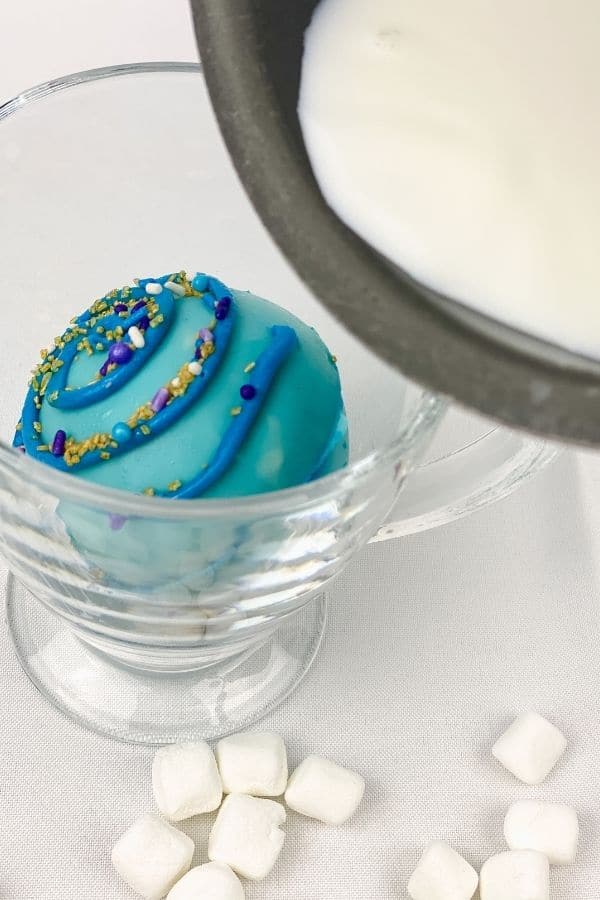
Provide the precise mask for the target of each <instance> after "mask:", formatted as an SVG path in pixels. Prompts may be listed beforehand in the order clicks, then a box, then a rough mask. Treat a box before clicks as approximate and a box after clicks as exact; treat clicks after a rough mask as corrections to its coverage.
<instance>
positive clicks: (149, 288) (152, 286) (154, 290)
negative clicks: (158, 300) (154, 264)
mask: <svg viewBox="0 0 600 900" xmlns="http://www.w3.org/2000/svg"><path fill="white" fill-rule="evenodd" d="M162 289H163V286H162V284H159V283H158V281H150V282H148V284H147V285H146V293H147V294H150V296H151V297H156V296H158V294H162Z"/></svg>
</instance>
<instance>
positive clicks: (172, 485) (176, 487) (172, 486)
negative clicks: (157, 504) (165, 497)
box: [167, 480, 181, 491]
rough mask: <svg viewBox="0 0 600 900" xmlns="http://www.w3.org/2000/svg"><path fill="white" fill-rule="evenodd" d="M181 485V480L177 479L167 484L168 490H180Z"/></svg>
mask: <svg viewBox="0 0 600 900" xmlns="http://www.w3.org/2000/svg"><path fill="white" fill-rule="evenodd" d="M180 487H181V481H178V480H175V481H172V482H171V483H170V484H168V485H167V490H168V491H178V490H179V488H180Z"/></svg>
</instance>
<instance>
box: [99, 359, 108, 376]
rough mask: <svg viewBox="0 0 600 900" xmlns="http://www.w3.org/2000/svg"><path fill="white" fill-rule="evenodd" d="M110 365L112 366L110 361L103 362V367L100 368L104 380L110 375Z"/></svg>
mask: <svg viewBox="0 0 600 900" xmlns="http://www.w3.org/2000/svg"><path fill="white" fill-rule="evenodd" d="M109 365H110V362H109V360H108V359H107V360H106V362H103V363H102V365H101V366H100V374H101V375H102V377H103V378H104V376H105V375H108V367H109Z"/></svg>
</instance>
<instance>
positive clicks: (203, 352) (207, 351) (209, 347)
mask: <svg viewBox="0 0 600 900" xmlns="http://www.w3.org/2000/svg"><path fill="white" fill-rule="evenodd" d="M214 352H215V345H214V344H213V343H212V342H211V341H207V342H206V343H205V344H202V346H201V347H200V356H201V357H202V359H208V357H209V356H212V355H213V353H214Z"/></svg>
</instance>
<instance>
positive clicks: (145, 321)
mask: <svg viewBox="0 0 600 900" xmlns="http://www.w3.org/2000/svg"><path fill="white" fill-rule="evenodd" d="M138 328H139V329H140V331H148V329H149V328H150V319H149V318H148V316H142V318H141V319H140V321H139V322H138Z"/></svg>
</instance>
